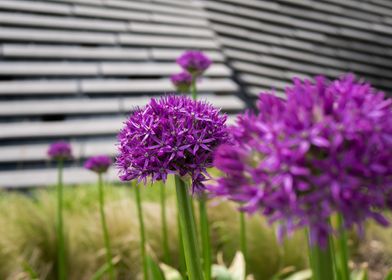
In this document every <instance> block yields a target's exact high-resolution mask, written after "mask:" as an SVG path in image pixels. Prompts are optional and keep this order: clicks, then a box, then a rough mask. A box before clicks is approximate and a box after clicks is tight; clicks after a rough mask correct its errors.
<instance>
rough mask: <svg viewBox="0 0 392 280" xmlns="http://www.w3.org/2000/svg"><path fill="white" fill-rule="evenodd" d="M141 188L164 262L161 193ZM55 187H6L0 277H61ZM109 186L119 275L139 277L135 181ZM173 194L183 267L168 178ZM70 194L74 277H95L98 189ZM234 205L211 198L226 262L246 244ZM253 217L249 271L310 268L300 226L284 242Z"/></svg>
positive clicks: (173, 238) (263, 276) (99, 240)
mask: <svg viewBox="0 0 392 280" xmlns="http://www.w3.org/2000/svg"><path fill="white" fill-rule="evenodd" d="M140 187H141V188H142V197H143V211H144V217H145V223H146V230H147V235H148V248H147V251H148V254H149V256H150V257H151V258H152V259H154V260H155V261H156V262H157V263H159V262H162V260H163V249H162V246H161V238H162V236H161V222H160V206H159V197H158V196H159V191H158V190H157V188H156V186H153V185H147V186H140ZM54 190H55V189H54V188H49V189H41V190H35V191H32V192H30V193H28V194H27V195H26V194H21V193H16V192H0V236H1V238H0V279H2V280H18V279H31V275H33V274H36V275H38V278H39V279H55V266H56V264H55V261H56V234H55V217H56V215H55V214H56V213H55V209H56V207H55V206H56V205H55V203H56V199H55V192H54ZM105 192H106V209H105V211H106V216H107V222H108V228H109V234H110V236H111V243H112V247H113V254H114V259H115V263H116V270H117V277H118V279H138V275H139V273H140V268H141V259H140V257H139V245H138V242H139V234H138V230H139V229H138V221H137V217H136V209H135V205H134V199H133V193H134V192H133V190H132V188H131V187H130V184H129V185H128V186H126V185H124V184H122V185H110V186H106V187H105ZM167 197H168V203H167V206H168V209H167V213H168V218H169V221H168V223H169V225H168V229H169V244H170V252H171V255H172V263H170V264H168V265H170V266H172V267H175V268H178V267H179V265H178V246H177V245H178V243H179V242H178V234H177V224H176V223H177V218H176V217H177V216H176V215H177V214H176V207H175V206H176V203H175V197H174V187H173V184H172V182H171V181H170V180H169V182H168V183H167ZM64 199H65V203H64V206H65V235H66V251H67V268H68V279H69V280H84V279H86V280H87V279H91V278H92V277H93V276H94V274H95V273H96V272H97V271H98V270H99V269H100V268H102V266H103V265H104V264H105V249H104V243H103V236H102V232H101V225H100V224H99V223H100V219H99V209H98V190H97V188H96V186H95V185H83V186H73V187H66V189H65V192H64ZM195 205H196V204H195ZM235 207H236V206H235V205H234V204H232V203H230V202H221V201H219V200H211V201H210V202H209V210H208V211H209V221H210V228H211V231H212V233H211V236H212V243H213V255H214V256H218V255H222V258H223V261H224V262H225V263H227V264H229V263H230V262H231V261H232V259H233V257H234V255H235V253H236V251H238V248H239V246H240V244H239V242H240V238H239V215H238V212H237V210H236V208H235ZM196 212H197V211H196ZM247 223H248V225H247V229H248V232H247V238H248V240H247V242H248V247H249V249H248V250H249V252H248V262H247V272H248V273H249V274H253V275H254V277H255V279H256V280H258V279H260V280H267V279H272V277H273V276H274V275H275V274H277V273H278V272H279V271H282V269H287V268H289V270H291V271H299V270H302V269H304V268H306V263H307V257H306V252H307V249H306V244H305V242H304V238H303V234H302V232H298V233H297V234H294V235H293V236H292V237H291V238H290V239H287V240H285V241H284V242H283V243H282V244H279V243H278V242H277V240H276V238H275V233H274V229H273V227H271V226H270V225H268V224H267V223H266V222H265V220H264V219H263V218H262V217H260V216H259V215H255V216H253V217H247ZM379 233H380V232H379V231H377V234H379ZM391 248H392V247H391ZM391 250H392V249H391ZM216 261H217V260H214V262H215V263H216ZM102 279H105V278H104V277H103V278H102Z"/></svg>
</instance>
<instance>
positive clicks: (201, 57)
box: [177, 51, 212, 76]
mask: <svg viewBox="0 0 392 280" xmlns="http://www.w3.org/2000/svg"><path fill="white" fill-rule="evenodd" d="M211 63H212V61H211V60H210V59H209V58H208V57H207V56H206V55H205V54H203V53H202V52H200V51H186V52H184V53H183V54H182V55H181V56H180V57H179V58H177V64H178V65H180V66H181V67H182V68H183V69H184V70H186V71H188V72H189V73H190V74H192V75H193V76H200V75H201V74H203V72H204V71H205V70H207V68H208V67H210V65H211Z"/></svg>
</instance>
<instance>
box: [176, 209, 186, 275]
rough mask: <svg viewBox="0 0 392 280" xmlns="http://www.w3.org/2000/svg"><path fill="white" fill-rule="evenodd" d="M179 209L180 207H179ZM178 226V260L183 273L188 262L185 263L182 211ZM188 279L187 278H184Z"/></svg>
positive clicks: (178, 217)
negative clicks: (181, 224) (181, 223)
mask: <svg viewBox="0 0 392 280" xmlns="http://www.w3.org/2000/svg"><path fill="white" fill-rule="evenodd" d="M177 209H179V208H178V207H177ZM177 226H178V242H179V244H178V251H179V252H178V258H179V260H178V262H179V267H180V272H181V274H182V275H185V274H186V264H185V256H184V244H183V242H182V236H181V226H180V213H177ZM184 279H186V278H184Z"/></svg>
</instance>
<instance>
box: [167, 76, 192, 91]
mask: <svg viewBox="0 0 392 280" xmlns="http://www.w3.org/2000/svg"><path fill="white" fill-rule="evenodd" d="M170 80H171V81H172V83H173V85H174V86H175V87H176V88H177V91H178V92H189V90H190V87H191V85H192V75H191V74H189V73H188V72H181V73H178V74H174V75H172V76H171V77H170Z"/></svg>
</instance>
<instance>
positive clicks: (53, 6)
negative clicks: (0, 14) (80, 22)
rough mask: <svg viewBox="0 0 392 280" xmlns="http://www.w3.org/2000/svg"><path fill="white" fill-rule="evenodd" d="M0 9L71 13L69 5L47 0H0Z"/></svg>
mask: <svg viewBox="0 0 392 280" xmlns="http://www.w3.org/2000/svg"><path fill="white" fill-rule="evenodd" d="M0 8H1V9H10V10H16V11H28V12H38V13H49V14H62V15H67V14H70V13H71V6H69V5H66V4H58V3H50V2H47V1H21V0H1V1H0Z"/></svg>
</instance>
